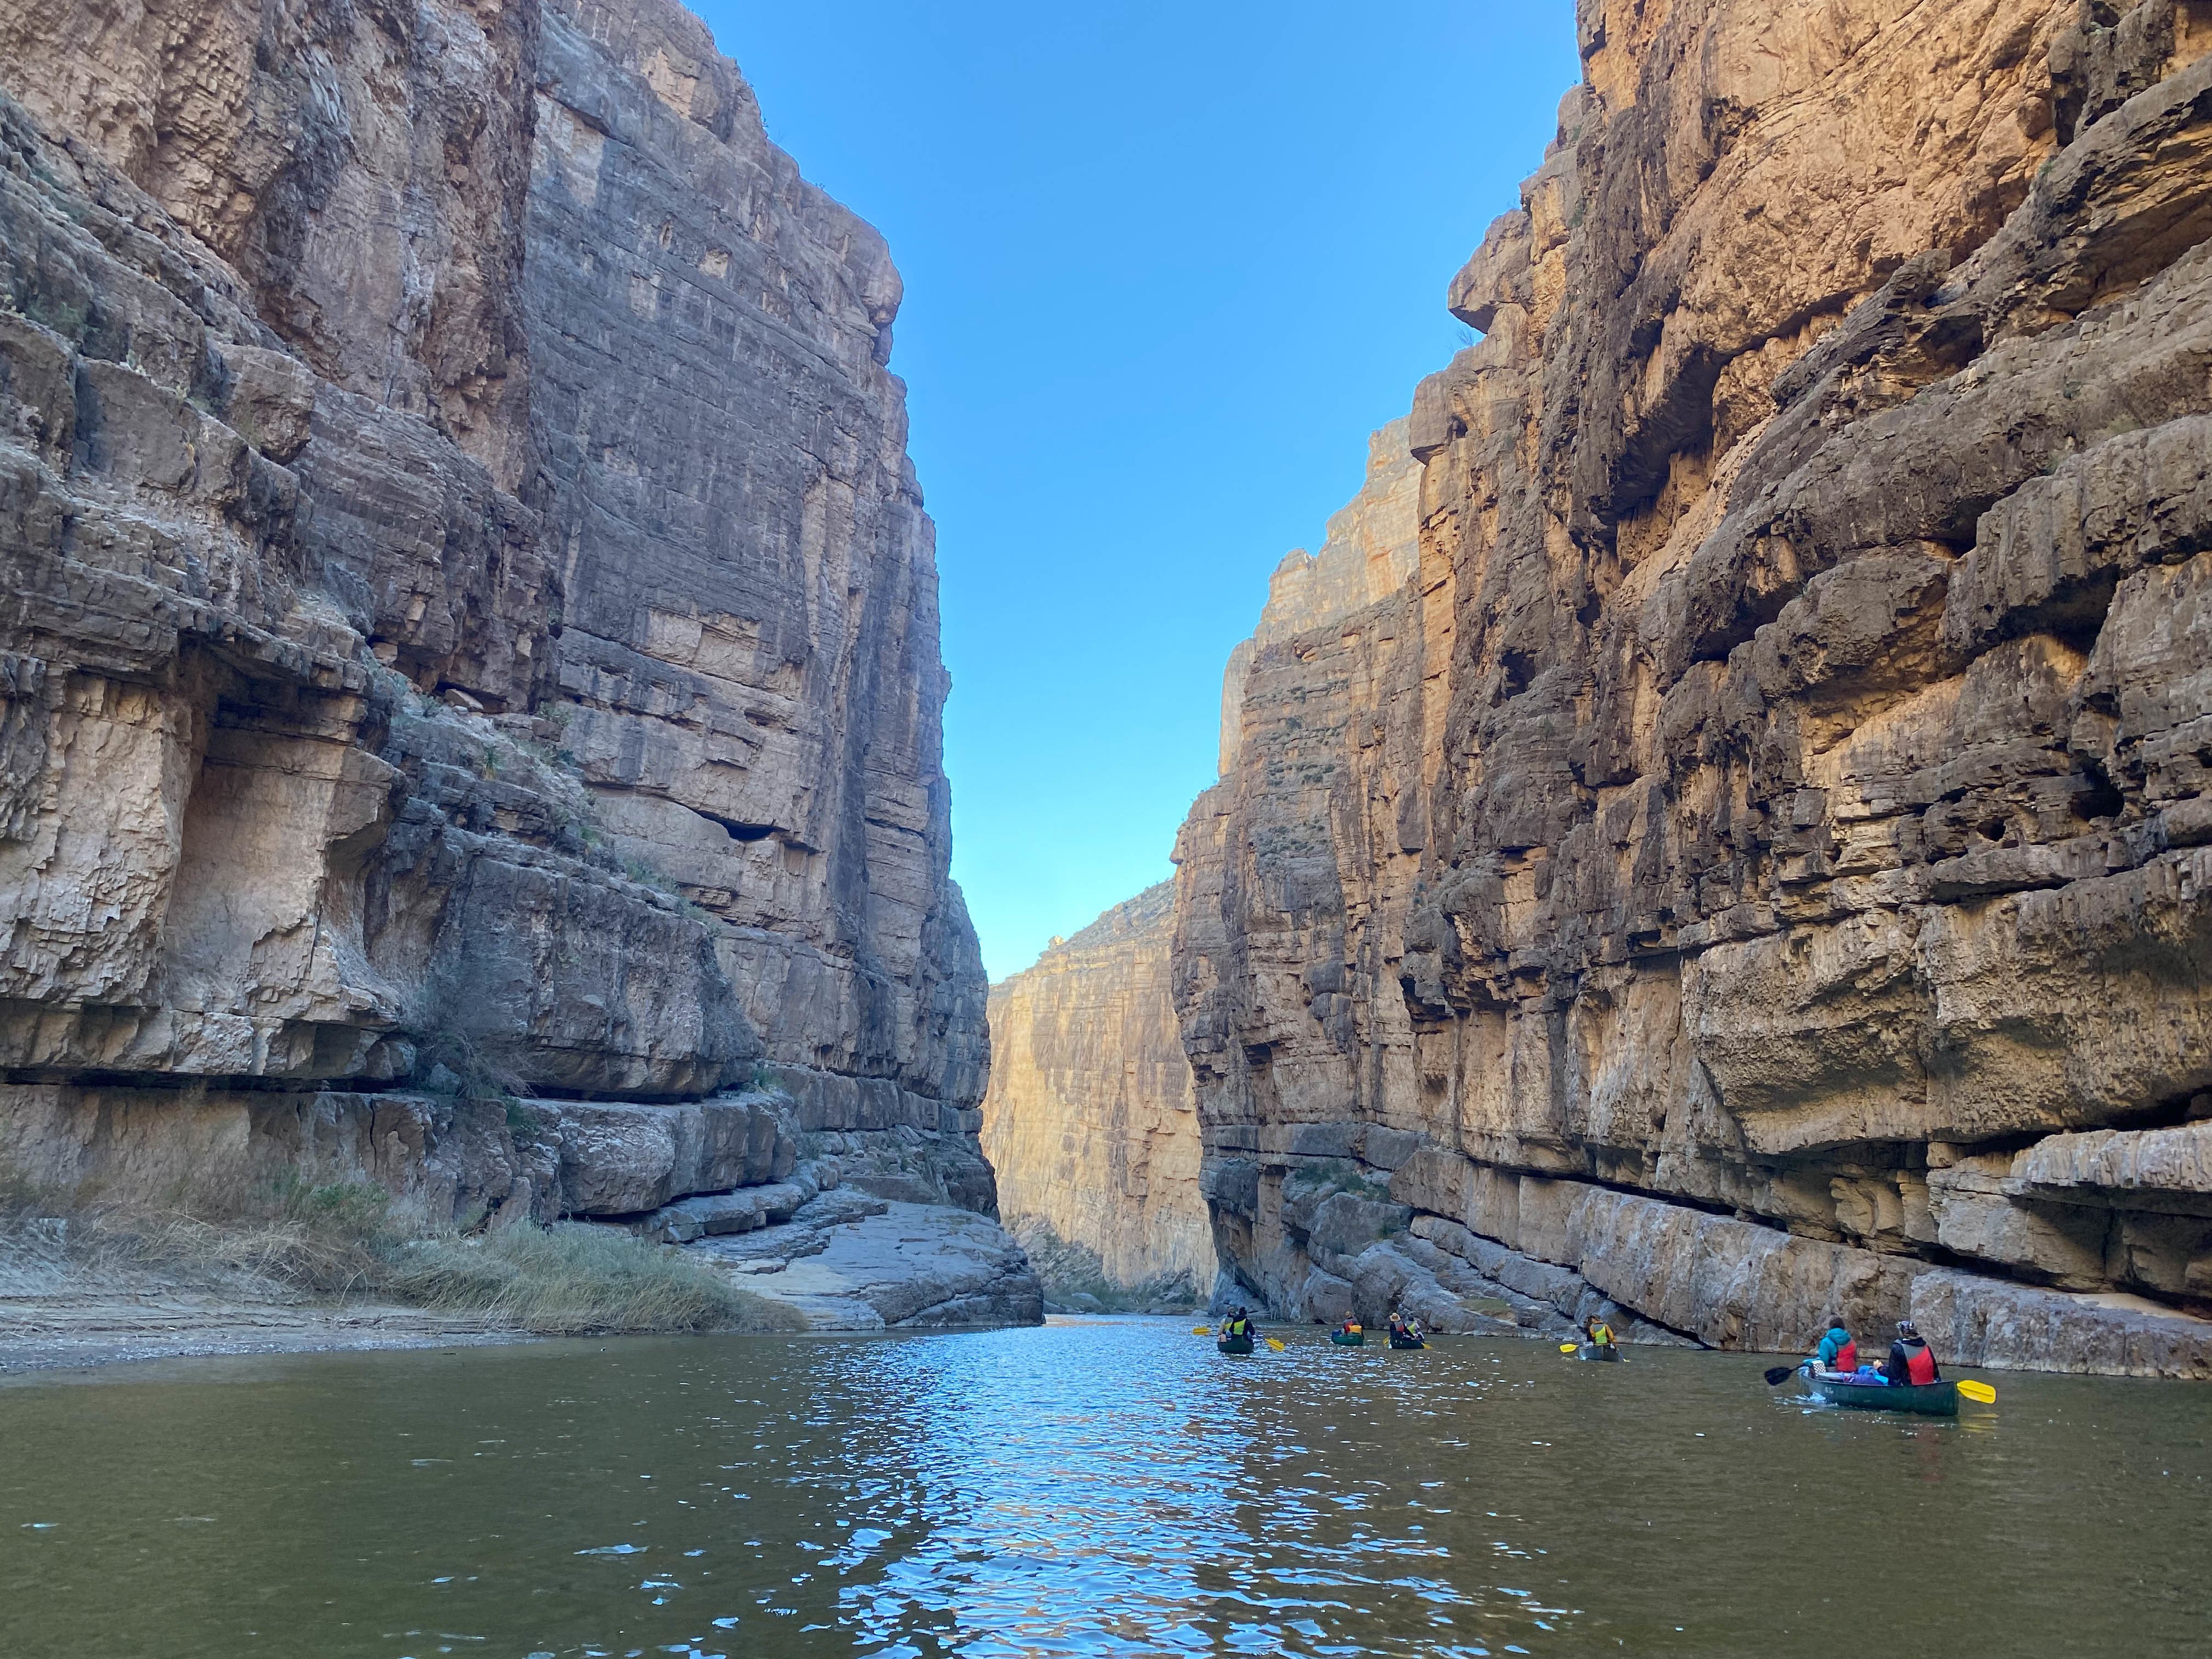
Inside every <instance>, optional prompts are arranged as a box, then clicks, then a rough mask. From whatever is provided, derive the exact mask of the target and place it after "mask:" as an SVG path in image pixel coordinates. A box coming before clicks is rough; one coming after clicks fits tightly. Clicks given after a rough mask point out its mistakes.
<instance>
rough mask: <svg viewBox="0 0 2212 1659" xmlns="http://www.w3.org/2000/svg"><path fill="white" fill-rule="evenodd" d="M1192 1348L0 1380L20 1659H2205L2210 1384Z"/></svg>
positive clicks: (1151, 1340)
mask: <svg viewBox="0 0 2212 1659" xmlns="http://www.w3.org/2000/svg"><path fill="white" fill-rule="evenodd" d="M1291 1337H1292V1345H1291V1347H1290V1348H1289V1350H1288V1352H1285V1353H1283V1354H1269V1353H1266V1352H1262V1353H1261V1354H1259V1355H1255V1356H1254V1357H1253V1358H1249V1359H1225V1358H1221V1357H1220V1356H1218V1355H1217V1354H1216V1353H1215V1352H1213V1345H1212V1343H1211V1342H1210V1341H1207V1340H1203V1339H1201V1338H1197V1337H1194V1336H1193V1335H1192V1334H1190V1331H1189V1328H1188V1326H1186V1325H1179V1324H1175V1323H1171V1322H1163V1321H1130V1320H1113V1321H1105V1320H1101V1321H1091V1322H1054V1324H1052V1325H1050V1326H1048V1327H1046V1328H1042V1329H1038V1330H1020V1331H1003V1332H996V1333H989V1334H963V1335H956V1336H918V1337H897V1338H859V1339H835V1338H820V1337H816V1338H781V1337H776V1338H769V1337H730V1338H706V1339H698V1338H695V1339H688V1340H629V1341H623V1342H610V1343H607V1344H605V1345H600V1344H595V1343H565V1344H547V1345H533V1346H521V1347H512V1348H492V1349H465V1350H461V1351H458V1352H451V1353H447V1352H436V1351H432V1352H411V1353H385V1354H349V1355H325V1356H301V1357H292V1358H262V1359H217V1360H201V1361H196V1362H190V1363H179V1364H167V1365H163V1366H161V1367H158V1368H156V1367H144V1366H140V1367H119V1368H116V1369H113V1370H108V1371H106V1372H102V1373H97V1374H93V1375H91V1376H76V1377H58V1376H48V1377H32V1378H29V1379H19V1380H17V1381H15V1382H13V1383H9V1384H8V1385H7V1386H4V1387H0V1654H5V1655H7V1656H9V1659H47V1656H55V1659H59V1656H79V1655H99V1656H104V1659H187V1656H200V1655H209V1656H216V1655H220V1656H223V1659H240V1656H260V1655H269V1656H277V1655H282V1656H287V1659H298V1656H316V1659H350V1656H356V1655H357V1656H363V1659H369V1656H374V1659H424V1656H428V1655H433V1654H461V1655H483V1656H495V1659H528V1656H541V1659H542V1656H554V1655H557V1656H562V1659H568V1656H599V1655H604V1656H644V1655H648V1654H678V1655H686V1656H707V1655H727V1656H740V1655H775V1656H784V1655H792V1656H811V1655H830V1654H838V1655H842V1654H853V1653H865V1654H882V1655H900V1656H905V1655H915V1656H919V1655H925V1654H943V1653H958V1654H962V1655H981V1656H991V1655H1028V1654H1085V1655H1091V1654H1116V1655H1118V1654H1145V1655H1152V1654H1170V1655H1172V1654H1201V1653H1202V1654H1277V1653H1285V1654H1298V1655H1330V1656H1337V1655H1364V1654H1388V1655H1436V1656H1461V1655H1500V1654H1528V1655H1545V1656H1571V1655H1583V1654H1621V1653H1627V1654H1632V1655H1653V1654H1680V1655H1745V1656H1771V1655H1778V1654H1784V1653H1786V1652H1790V1651H1799V1652H1804V1653H1808V1654H1809V1653H1810V1652H1812V1651H1813V1650H1815V1649H1820V1648H1826V1649H1829V1650H1838V1651H1851V1650H1867V1649H1869V1648H1874V1649H1880V1650H1884V1651H1895V1652H1905V1653H1910V1654H1912V1655H1914V1656H1916V1659H1937V1656H1966V1655H1981V1654H1990V1655H1998V1654H2002V1655H2005V1656H2008V1659H2018V1656H2022V1655H2041V1654H2051V1655H2069V1656H2075V1655H2091V1654H2106V1653H2110V1654H2127V1655H2152V1654H2181V1653H2191V1654H2203V1653H2205V1652H2208V1651H2212V1449H2208V1442H2212V1390H2207V1389H2203V1388H2201V1387H2195V1388H2193V1387H2191V1386H2189V1385H2186V1384H2172V1383H2127V1382H2112V1381H2098V1380H2089V1379H2078V1378H2065V1377H2037V1376H1995V1377H1992V1378H1991V1379H1990V1380H1991V1381H1993V1382H1994V1383H1996V1387H1997V1389H1998V1393H1999V1401H1998V1404H1997V1405H1996V1407H1994V1408H1991V1409H1987V1410H1983V1409H1978V1408H1975V1407H1968V1408H1967V1413H1966V1415H1965V1416H1963V1417H1962V1418H1960V1419H1959V1420H1958V1421H1955V1422H1942V1421H1934V1420H1923V1419H1905V1418H1892V1417H1889V1416H1887V1415H1881V1414H1875V1413H1846V1412H1842V1411H1838V1410H1833V1409H1830V1408H1826V1407H1818V1408H1815V1407H1808V1404H1807V1402H1805V1401H1802V1400H1797V1399H1794V1398H1791V1397H1790V1396H1791V1395H1792V1394H1793V1392H1794V1390H1793V1389H1790V1388H1789V1387H1785V1388H1784V1389H1783V1390H1781V1391H1780V1393H1779V1395H1777V1394H1776V1393H1774V1392H1772V1391H1770V1390H1769V1389H1766V1388H1765V1386H1764V1385H1763V1384H1762V1383H1761V1380H1760V1376H1759V1372H1760V1370H1761V1369H1762V1368H1763V1367H1764V1366H1765V1365H1766V1364H1771V1363H1772V1362H1771V1360H1767V1359H1764V1358H1756V1357H1748V1356H1737V1355H1718V1354H1705V1353H1690V1352H1656V1351H1633V1352H1632V1357H1631V1363H1629V1364H1625V1365H1618V1366H1614V1365H1589V1364H1577V1363H1575V1362H1573V1361H1571V1360H1568V1359H1565V1358H1562V1357H1561V1356H1560V1355H1559V1353H1558V1352H1555V1351H1554V1350H1553V1349H1552V1348H1550V1347H1549V1346H1545V1345H1541V1344H1537V1343H1530V1342H1517V1341H1512V1340H1484V1339H1477V1338H1458V1339H1449V1338H1448V1339H1445V1340H1444V1343H1443V1346H1438V1347H1437V1348H1433V1349H1431V1350H1429V1351H1428V1352H1419V1353H1392V1352H1389V1351H1388V1350H1387V1349H1383V1348H1380V1347H1373V1348H1367V1349H1362V1350H1352V1351H1340V1350H1334V1349H1331V1348H1329V1347H1328V1346H1326V1345H1325V1344H1323V1343H1322V1342H1321V1340H1319V1338H1318V1336H1317V1335H1316V1334H1315V1333H1312V1332H1310V1331H1309V1332H1300V1333H1292V1334H1291Z"/></svg>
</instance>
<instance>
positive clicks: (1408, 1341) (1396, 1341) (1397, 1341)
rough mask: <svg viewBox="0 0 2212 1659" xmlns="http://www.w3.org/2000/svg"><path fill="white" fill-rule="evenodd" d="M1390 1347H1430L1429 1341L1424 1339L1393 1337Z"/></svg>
mask: <svg viewBox="0 0 2212 1659" xmlns="http://www.w3.org/2000/svg"><path fill="white" fill-rule="evenodd" d="M1390 1346H1392V1347H1394V1348H1425V1347H1427V1346H1429V1345H1428V1342H1427V1340H1425V1338H1422V1337H1418V1336H1393V1337H1392V1338H1391V1339H1390Z"/></svg>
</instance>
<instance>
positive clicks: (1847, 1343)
mask: <svg viewBox="0 0 2212 1659" xmlns="http://www.w3.org/2000/svg"><path fill="white" fill-rule="evenodd" d="M1813 1366H1814V1370H1823V1371H1841V1372H1843V1373H1844V1375H1845V1376H1850V1374H1851V1373H1852V1372H1853V1371H1855V1370H1858V1368H1859V1345H1858V1343H1857V1340H1856V1339H1854V1338H1853V1337H1852V1335H1851V1334H1850V1332H1849V1331H1847V1330H1845V1329H1844V1328H1843V1326H1842V1325H1841V1324H1840V1323H1838V1324H1833V1325H1831V1326H1829V1327H1828V1334H1826V1336H1824V1337H1822V1338H1821V1339H1820V1350H1819V1352H1816V1353H1815V1354H1814V1356H1813Z"/></svg>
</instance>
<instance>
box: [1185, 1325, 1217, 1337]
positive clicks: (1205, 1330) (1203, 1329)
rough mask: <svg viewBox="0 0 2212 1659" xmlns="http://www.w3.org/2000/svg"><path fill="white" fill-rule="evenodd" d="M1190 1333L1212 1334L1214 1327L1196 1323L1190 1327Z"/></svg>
mask: <svg viewBox="0 0 2212 1659" xmlns="http://www.w3.org/2000/svg"><path fill="white" fill-rule="evenodd" d="M1190 1334H1192V1335H1193V1336H1212V1334H1213V1327H1212V1326H1211V1325H1194V1326H1192V1327H1191V1328H1190Z"/></svg>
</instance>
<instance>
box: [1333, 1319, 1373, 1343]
mask: <svg viewBox="0 0 2212 1659" xmlns="http://www.w3.org/2000/svg"><path fill="white" fill-rule="evenodd" d="M1328 1340H1330V1341H1332V1342H1334V1343H1335V1344H1336V1346H1338V1347H1340V1348H1357V1347H1358V1346H1361V1345H1362V1344H1363V1343H1364V1342H1365V1341H1366V1340H1367V1330H1366V1328H1365V1327H1364V1326H1363V1325H1362V1324H1361V1323H1360V1322H1359V1321H1358V1319H1357V1318H1356V1317H1355V1316H1352V1315H1351V1314H1346V1315H1345V1316H1344V1322H1343V1323H1342V1324H1341V1325H1339V1326H1338V1327H1337V1328H1335V1329H1334V1330H1333V1331H1331V1332H1330V1333H1329V1334H1328Z"/></svg>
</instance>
